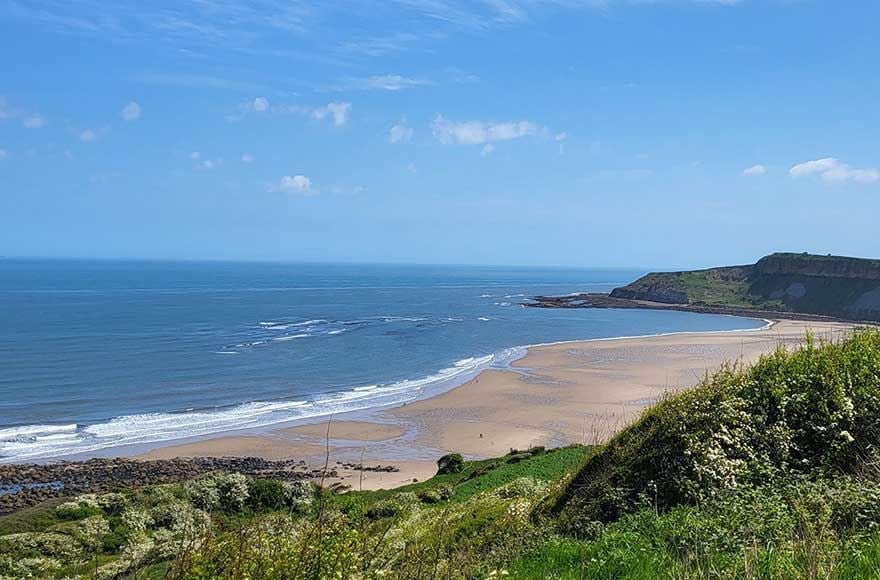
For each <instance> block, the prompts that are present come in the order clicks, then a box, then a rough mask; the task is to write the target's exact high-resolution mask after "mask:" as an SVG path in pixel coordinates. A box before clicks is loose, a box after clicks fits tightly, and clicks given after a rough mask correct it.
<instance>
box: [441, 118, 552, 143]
mask: <svg viewBox="0 0 880 580" xmlns="http://www.w3.org/2000/svg"><path fill="white" fill-rule="evenodd" d="M431 128H432V129H433V132H434V137H436V138H437V140H438V141H440V142H441V143H445V144H456V145H482V144H484V143H493V142H497V141H509V140H511V139H519V138H521V137H530V136H534V135H537V134H538V132H539V131H540V129H539V127H538V126H537V125H536V124H534V123H532V122H530V121H508V122H504V123H493V122H485V121H462V122H454V121H450V120H448V119H445V118H444V117H443V116H442V115H437V117H436V118H435V119H434V121H433V123H431Z"/></svg>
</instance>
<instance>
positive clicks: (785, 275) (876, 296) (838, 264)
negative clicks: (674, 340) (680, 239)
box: [611, 253, 880, 320]
mask: <svg viewBox="0 0 880 580" xmlns="http://www.w3.org/2000/svg"><path fill="white" fill-rule="evenodd" d="M611 296H612V297H614V298H624V299H630V300H642V301H650V302H661V303H666V304H681V305H706V306H713V307H721V308H725V307H726V308H738V309H741V308H751V309H760V310H770V311H781V312H798V313H807V314H818V315H825V316H835V317H840V318H848V319H857V320H880V260H869V259H863V258H849V257H843V256H831V255H826V256H821V255H815V254H794V253H776V254H770V255H769V256H765V257H763V258H761V259H760V260H758V262H757V263H755V264H753V265H743V266H725V267H719V268H709V269H705V270H691V271H681V272H653V273H650V274H647V275H646V276H643V277H642V278H639V279H638V280H636V281H635V282H633V283H631V284H628V285H626V286H623V287H621V288H616V289H615V290H614V291H612V293H611Z"/></svg>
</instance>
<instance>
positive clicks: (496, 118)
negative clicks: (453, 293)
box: [0, 0, 880, 267]
mask: <svg viewBox="0 0 880 580" xmlns="http://www.w3.org/2000/svg"><path fill="white" fill-rule="evenodd" d="M877 22H880V3H878V2H876V1H874V0H861V1H859V0H852V1H845V2H841V1H832V0H827V1H820V0H714V1H713V0H654V1H650V0H469V1H465V0H387V1H383V2H375V1H373V0H347V1H342V0H340V1H337V2H330V1H318V0H288V1H282V0H258V1H253V2H238V1H234V0H178V1H176V2H161V1H154V2H135V1H131V0H117V1H114V2H98V1H97V0H80V1H76V2H71V1H49V0H44V1H23V0H0V71H2V74H0V255H3V256H31V257H65V256H70V257H94V258H151V259H222V260H273V261H276V260H278V261H321V262H413V263H453V264H509V265H566V266H608V267H613V266H619V267H700V266H712V265H720V264H733V263H746V262H751V261H754V260H755V259H756V258H758V257H760V256H762V255H764V254H767V253H770V252H773V251H811V252H818V253H823V254H824V253H835V254H844V255H856V256H865V257H880V236H878V235H877V231H878V225H877V224H878V216H880V139H878V135H880V66H878V64H877V63H878V62H880V35H878V34H877Z"/></svg>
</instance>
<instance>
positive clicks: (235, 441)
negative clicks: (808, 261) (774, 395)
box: [143, 320, 852, 489]
mask: <svg viewBox="0 0 880 580" xmlns="http://www.w3.org/2000/svg"><path fill="white" fill-rule="evenodd" d="M851 329H852V325H849V324H845V323H829V322H803V321H787V320H780V321H775V322H773V323H772V325H769V327H767V328H764V329H761V330H750V331H735V332H717V333H681V334H670V335H662V336H650V337H638V338H621V339H607V340H592V341H582V342H570V343H562V344H554V345H546V346H537V347H532V348H530V349H529V351H528V353H527V355H526V356H525V357H523V358H522V359H520V360H518V361H516V362H515V363H514V364H513V365H512V366H511V368H510V369H506V370H487V371H484V372H482V373H481V374H480V375H478V376H477V377H476V378H474V379H473V380H471V381H469V382H467V383H465V384H463V385H462V386H460V387H457V388H455V389H452V390H451V391H448V392H446V393H443V394H441V395H438V396H436V397H432V398H427V399H423V400H419V401H416V402H413V403H410V404H408V405H405V406H402V407H397V408H390V409H380V410H377V411H375V412H372V413H369V414H367V415H366V417H365V416H364V415H363V413H361V414H359V415H358V416H357V417H346V416H344V415H339V416H336V417H334V418H333V419H332V421H328V420H324V421H323V422H318V423H313V424H308V425H300V426H294V427H286V428H279V429H277V430H274V431H271V432H268V433H261V434H258V435H256V434H254V435H229V436H220V437H214V438H211V439H205V440H201V441H196V442H191V443H186V444H181V445H172V446H167V447H163V448H160V449H156V450H153V451H151V452H149V453H147V454H146V455H144V456H143V457H145V458H172V457H198V456H208V457H212V456H213V457H218V456H258V457H264V458H267V459H305V460H306V461H307V462H309V463H310V464H312V465H323V464H324V463H325V462H326V463H327V464H328V466H330V467H331V468H336V469H337V472H338V474H339V477H337V478H335V479H334V481H342V482H344V483H346V484H348V485H351V486H352V487H354V488H358V487H362V488H363V489H376V488H387V487H394V486H398V485H402V484H405V483H408V482H411V481H413V479H418V480H422V479H425V478H428V477H430V476H431V475H433V473H434V470H435V461H436V459H437V458H438V457H440V456H441V455H443V454H445V453H449V452H459V453H462V454H464V455H465V456H466V457H470V458H485V457H493V456H497V455H502V454H504V453H507V452H508V451H509V450H510V449H511V448H528V447H529V446H535V445H546V446H559V445H565V444H569V443H586V444H591V443H597V442H601V441H604V440H606V439H607V438H608V437H610V436H611V435H613V434H614V433H615V432H617V431H618V430H620V429H621V428H623V427H625V426H626V425H627V424H629V423H630V422H631V421H633V420H634V419H635V418H637V417H638V416H639V414H640V413H641V412H642V411H643V410H644V409H645V408H646V407H648V406H650V405H651V404H653V403H654V402H655V401H657V400H658V399H659V398H660V397H661V396H663V395H664V393H668V392H674V391H676V390H680V389H686V388H688V387H691V386H693V385H694V384H696V383H697V382H698V381H699V380H700V379H701V378H702V377H703V376H704V375H705V374H706V373H707V372H711V371H713V370H714V369H716V368H718V367H719V366H720V365H721V364H722V363H724V362H725V361H742V362H744V363H748V362H751V361H754V360H756V359H757V358H758V357H759V356H760V355H761V354H764V353H767V352H770V351H772V350H773V349H775V348H777V347H778V346H780V345H784V346H794V345H797V344H799V343H800V342H802V340H803V338H804V335H805V333H806V332H807V331H808V330H809V331H812V332H813V333H814V335H816V336H817V337H818V338H823V339H829V340H831V339H837V338H840V337H842V336H843V335H845V334H846V333H847V332H849V331H850V330H851ZM328 422H329V440H328V437H327V434H328ZM361 462H363V465H367V466H375V465H389V464H392V465H394V466H395V467H397V468H398V469H399V471H395V472H372V471H371V472H364V473H363V474H362V473H361V472H360V471H358V470H356V469H353V468H352V467H351V466H350V465H349V466H346V465H345V464H346V463H348V464H350V463H358V464H359V463H361ZM362 476H363V477H362Z"/></svg>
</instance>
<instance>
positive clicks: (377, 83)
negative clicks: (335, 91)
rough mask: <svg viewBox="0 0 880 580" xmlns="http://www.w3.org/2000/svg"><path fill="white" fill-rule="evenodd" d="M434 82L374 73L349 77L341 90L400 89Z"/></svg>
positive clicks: (341, 86)
mask: <svg viewBox="0 0 880 580" xmlns="http://www.w3.org/2000/svg"><path fill="white" fill-rule="evenodd" d="M433 84H434V82H433V81H431V80H428V79H423V78H413V77H406V76H403V75H398V74H386V75H372V76H369V77H364V78H355V79H348V80H346V81H343V83H342V84H341V85H340V87H339V89H341V90H352V89H357V90H365V91H377V90H381V91H400V90H403V89H412V88H415V87H424V86H428V85H433Z"/></svg>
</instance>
